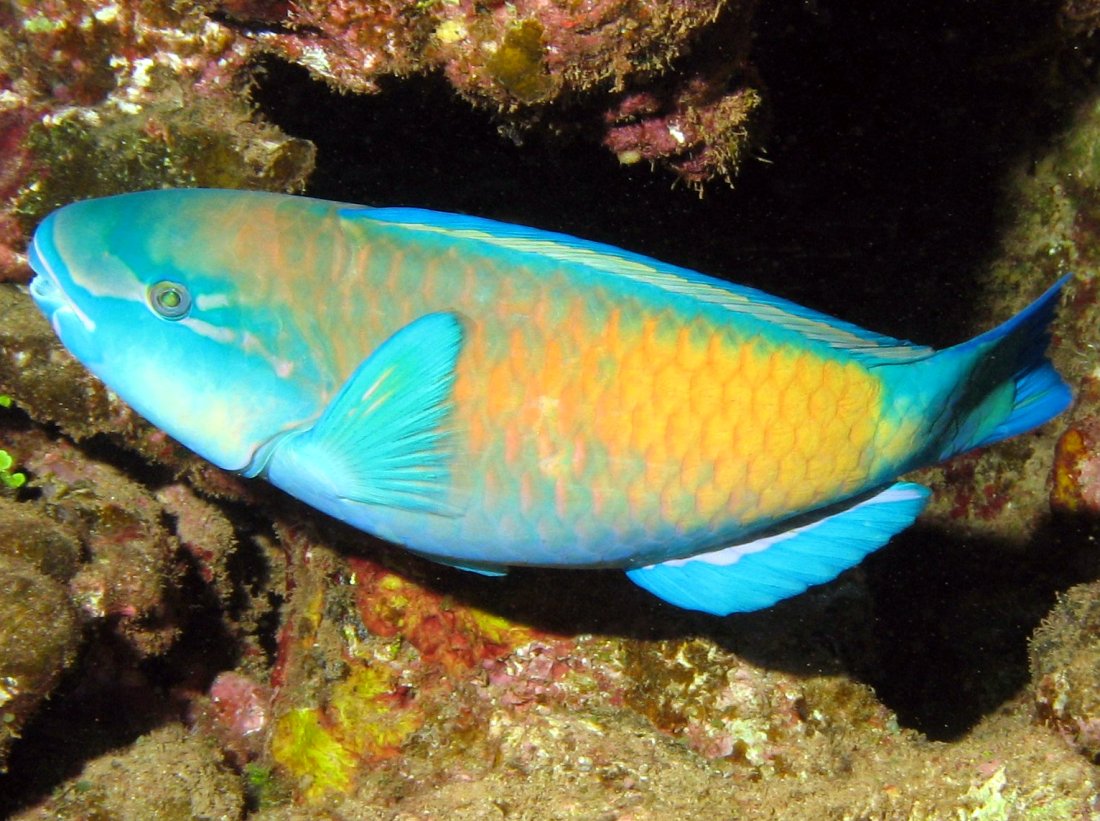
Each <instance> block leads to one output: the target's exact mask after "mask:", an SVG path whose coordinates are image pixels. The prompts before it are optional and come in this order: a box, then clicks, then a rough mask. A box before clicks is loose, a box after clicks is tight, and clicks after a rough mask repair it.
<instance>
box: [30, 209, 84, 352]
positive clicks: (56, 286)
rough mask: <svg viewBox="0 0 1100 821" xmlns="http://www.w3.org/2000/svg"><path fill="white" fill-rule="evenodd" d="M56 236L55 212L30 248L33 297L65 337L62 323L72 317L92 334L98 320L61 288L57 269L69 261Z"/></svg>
mask: <svg viewBox="0 0 1100 821" xmlns="http://www.w3.org/2000/svg"><path fill="white" fill-rule="evenodd" d="M52 236H53V214H51V215H50V216H48V217H46V219H44V220H43V221H42V223H41V224H40V225H39V226H38V230H36V231H35V232H34V239H33V240H32V242H31V246H30V248H29V249H28V250H27V260H28V262H30V266H31V268H32V269H33V270H34V272H35V276H34V278H33V279H32V280H31V282H30V285H29V286H28V290H29V291H30V294H31V298H32V299H33V300H34V302H35V304H36V305H38V308H39V310H40V311H42V313H44V314H45V315H46V316H47V317H48V318H49V320H50V324H51V325H53V329H54V332H55V333H57V335H58V336H61V323H62V322H63V321H65V320H71V319H76V320H79V322H80V324H81V325H82V326H83V327H84V330H85V331H87V332H88V333H91V332H92V331H94V330H95V323H94V322H93V321H92V320H91V318H90V317H89V316H88V315H87V314H85V313H84V312H83V311H82V310H80V308H78V307H77V305H76V303H75V302H73V300H72V298H71V297H70V296H69V295H68V294H67V293H66V292H65V289H64V288H63V287H61V281H60V279H59V278H58V276H57V270H58V268H61V269H64V267H65V264H64V262H62V261H61V258H60V256H59V255H58V253H57V249H56V248H55V247H54V244H53V240H52Z"/></svg>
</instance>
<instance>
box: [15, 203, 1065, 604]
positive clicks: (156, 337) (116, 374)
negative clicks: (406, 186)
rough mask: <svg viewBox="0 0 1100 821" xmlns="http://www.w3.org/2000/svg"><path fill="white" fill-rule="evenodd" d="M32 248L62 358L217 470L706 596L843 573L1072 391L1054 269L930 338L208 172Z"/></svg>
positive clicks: (604, 255)
mask: <svg viewBox="0 0 1100 821" xmlns="http://www.w3.org/2000/svg"><path fill="white" fill-rule="evenodd" d="M30 259H31V263H32V266H33V267H34V269H35V271H36V272H37V276H36V277H35V279H34V281H33V282H32V284H31V293H32V296H33V297H34V298H35V300H36V302H37V303H38V305H39V306H40V307H41V309H42V310H43V311H44V312H45V313H46V314H47V315H48V316H49V317H50V318H51V321H52V323H53V326H54V328H55V330H56V332H57V333H58V335H59V336H60V338H61V340H62V342H63V343H64V344H65V345H66V347H67V348H68V349H69V350H70V351H71V352H72V353H73V354H74V355H75V356H76V357H77V358H78V359H79V360H80V361H82V362H83V363H84V364H85V365H86V366H87V367H88V368H90V369H91V370H92V371H93V372H94V373H96V374H97V375H98V376H100V377H101V378H102V379H103V380H104V381H105V382H106V383H107V384H108V386H110V387H111V388H112V389H114V390H115V391H116V392H117V393H118V394H119V395H120V396H121V397H122V398H123V399H125V400H126V401H127V402H128V403H130V404H131V405H132V406H133V407H134V408H135V409H136V410H137V411H138V412H139V413H141V414H142V415H143V416H145V417H147V418H148V419H149V420H150V421H152V422H153V423H154V424H156V425H157V426H159V427H161V428H163V429H164V430H166V431H167V432H168V433H170V434H171V435H173V436H174V437H175V438H177V439H179V440H180V441H181V442H182V443H183V444H185V445H187V446H188V447H190V448H192V449H193V450H195V451H196V452H198V453H199V454H200V455H202V456H204V457H205V458H207V459H209V460H210V461H212V462H214V463H215V464H217V465H219V466H220V467H223V468H226V469H230V470H235V471H240V472H241V473H243V474H245V475H247V476H262V477H265V478H267V479H268V480H270V481H271V482H273V483H274V484H276V485H277V486H279V487H281V488H282V489H284V490H286V491H287V492H289V493H291V494H292V495H294V496H296V497H298V498H300V499H302V500H304V501H306V502H308V503H309V504H311V505H313V506H314V507H316V508H318V509H320V510H322V511H324V512H325V513H328V514H330V515H332V516H335V517H337V518H339V519H342V520H344V521H346V522H348V523H350V524H352V525H354V526H356V527H358V528H360V529H362V530H365V531H368V532H370V533H373V534H376V535H378V536H381V537H383V538H385V539H388V540H390V541H393V542H396V543H399V544H403V545H405V546H407V547H409V548H410V549H412V550H414V551H416V552H418V553H420V554H423V555H425V556H427V557H429V558H432V559H434V560H436V561H440V562H443V563H446V564H452V565H456V566H460V567H464V568H466V569H471V570H476V571H480V572H484V573H489V574H496V573H501V572H504V571H505V570H506V569H507V568H508V567H509V566H515V565H533V566H552V567H590V568H594V567H614V568H623V569H624V570H626V571H627V572H628V574H629V575H630V577H631V578H632V579H633V580H634V581H636V582H637V583H639V584H641V585H642V586H643V587H646V588H647V589H649V590H651V591H653V592H654V593H656V594H657V595H659V596H661V597H662V598H665V599H666V600H668V601H671V602H673V603H675V604H678V605H680V606H683V607H688V608H692V609H698V610H704V611H707V612H712V613H729V612H733V611H736V610H751V609H757V608H759V607H764V606H768V605H770V604H772V603H774V602H775V601H777V600H779V599H781V598H785V597H787V596H790V595H794V594H795V593H798V592H801V591H802V590H804V589H805V588H806V587H807V586H808V585H810V584H816V583H820V582H823V581H827V580H829V579H831V578H833V577H834V576H835V575H837V574H838V573H839V572H841V571H842V570H844V569H845V568H847V567H849V566H851V565H853V564H855V563H857V562H858V561H859V560H860V559H861V558H862V557H863V556H864V555H865V554H866V553H868V552H869V551H871V550H873V549H875V548H877V547H879V546H880V545H882V544H884V543H885V542H886V541H887V540H888V539H889V537H890V536H891V535H893V534H894V533H895V532H897V531H898V530H901V529H902V528H904V527H905V526H907V525H908V524H909V523H911V522H912V520H913V519H914V518H915V517H916V515H917V514H918V513H919V512H920V510H921V508H922V507H923V505H924V503H925V501H926V498H927V490H926V489H924V488H922V487H920V486H919V485H915V484H911V483H904V482H896V477H898V476H899V475H900V474H901V473H904V472H905V471H907V470H910V469H912V468H914V467H918V466H922V465H926V464H930V463H934V462H937V461H940V460H942V459H945V458H948V457H950V456H951V455H953V454H955V453H958V452H961V451H965V450H968V449H970V448H973V447H977V446H979V445H983V444H987V443H989V442H993V441H997V440H999V439H1002V438H1005V437H1007V436H1011V435H1013V434H1015V433H1019V432H1021V431H1024V430H1027V429H1029V428H1031V427H1034V426H1036V425H1038V424H1041V423H1042V422H1044V421H1046V420H1047V419H1049V418H1050V417H1052V416H1053V415H1055V414H1057V413H1059V412H1060V411H1061V410H1062V409H1063V408H1064V407H1065V406H1066V404H1067V403H1068V401H1069V392H1068V389H1067V388H1066V386H1065V385H1064V383H1063V382H1062V381H1061V379H1060V378H1059V377H1058V375H1057V374H1056V373H1055V371H1054V370H1053V368H1052V367H1051V366H1050V364H1049V362H1047V360H1046V359H1045V356H1044V351H1045V347H1046V344H1047V331H1046V326H1047V324H1048V322H1049V320H1050V317H1051V314H1052V311H1053V306H1054V303H1055V299H1056V295H1057V289H1058V287H1059V286H1055V287H1054V288H1052V289H1051V290H1050V291H1048V293H1047V294H1046V295H1044V296H1043V297H1042V298H1040V300H1038V301H1037V302H1036V303H1035V304H1034V305H1032V306H1031V308H1029V309H1027V310H1026V311H1025V312H1023V313H1022V314H1021V315H1019V316H1017V317H1016V318H1015V319H1013V320H1010V321H1009V322H1008V323H1006V324H1005V325H1003V326H1001V327H1000V328H998V329H995V330H994V331H990V332H989V333H987V334H985V335H983V336H980V337H978V338H976V339H974V340H971V341H970V342H967V343H964V344H962V345H959V346H956V347H955V348H949V349H946V350H944V351H934V350H932V349H930V348H926V347H921V346H917V345H913V344H911V343H908V342H903V341H900V340H895V339H890V338H888V337H884V336H881V335H878V334H875V333H871V332H869V331H865V330H863V329H861V328H858V327H856V326H854V325H851V324H848V323H845V322H842V321H839V320H836V319H833V318H830V317H827V316H825V315H823V314H820V313H817V312H815V311H812V310H809V309H806V308H802V307H800V306H797V305H794V304H793V303H790V302H787V301H785V300H782V299H779V298H777V297H773V296H770V295H767V294H764V293H762V292H760V291H756V290H753V289H749V288H743V287H738V286H734V285H729V284H727V283H724V282H721V281H719V280H715V279H711V278H709V277H706V276H703V275H701V274H697V273H694V272H691V271H688V270H685V269H682V268H678V267H676V266H672V265H668V264H665V263H662V262H659V261H657V260H653V259H649V258H646V257H643V256H640V255H636V254H632V253H629V252H626V251H623V250H620V249H617V248H613V247H610V246H605V245H599V244H596V243H589V242H585V241H582V240H578V239H575V238H572V237H566V236H562V235H558V234H551V233H547V232H542V231H538V230H535V229H529V228H523V227H520V226H513V225H507V224H503V223H497V222H493V221H489V220H482V219H476V218H472V217H465V216H460V215H455V214H442V213H437V212H431V211H424V210H418V209H411V208H368V207H364V206H357V205H350V204H343V203H332V202H325V201H320V200H313V199H307V198H300V197H291V196H284V195H276V194H266V193H256V192H235V191H215V190H177V191H155V192H143V193H136V194H128V195H123V196H119V197H111V198H105V199H99V200H90V201H86V202H81V203H76V204H73V205H70V206H67V207H65V208H63V209H60V210H59V211H57V212H55V213H54V214H52V215H50V216H49V217H48V218H47V219H46V220H44V221H43V223H42V224H41V225H40V227H39V229H38V231H37V232H36V234H35V238H34V242H33V244H32V248H31V251H30ZM1060 284H1061V283H1059V285H1060Z"/></svg>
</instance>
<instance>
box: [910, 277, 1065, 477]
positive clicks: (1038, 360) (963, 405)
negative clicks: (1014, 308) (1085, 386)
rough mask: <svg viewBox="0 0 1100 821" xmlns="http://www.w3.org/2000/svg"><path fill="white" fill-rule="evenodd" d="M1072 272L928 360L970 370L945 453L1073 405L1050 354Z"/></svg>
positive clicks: (987, 441)
mask: <svg viewBox="0 0 1100 821" xmlns="http://www.w3.org/2000/svg"><path fill="white" fill-rule="evenodd" d="M1069 278H1070V277H1069V276H1068V275H1067V276H1064V277H1062V278H1061V279H1060V280H1058V282H1056V283H1055V284H1054V285H1053V286H1051V288H1050V289H1049V290H1047V292H1046V293H1045V294H1043V295H1042V296H1041V297H1039V298H1038V299H1037V300H1035V302H1033V303H1032V304H1031V305H1029V306H1028V307H1027V308H1025V309H1024V310H1023V311H1021V312H1020V313H1019V314H1017V315H1016V316H1014V317H1013V318H1012V319H1010V320H1008V322H1005V323H1004V324H1003V325H1001V326H1000V327H998V328H994V329H993V330H992V331H988V332H986V333H984V334H982V335H981V336H978V337H975V338H974V339H971V340H970V341H969V342H964V343H962V344H961V345H956V346H955V347H953V348H948V349H947V350H944V351H941V352H940V353H938V354H936V355H935V356H933V357H932V358H931V359H929V360H926V364H927V366H929V367H936V364H937V360H938V361H939V363H938V364H940V365H941V366H946V367H951V365H952V364H954V365H956V366H957V365H959V364H961V365H962V370H963V372H964V373H966V374H967V376H966V377H965V378H964V380H963V384H962V386H961V394H960V395H959V396H958V398H957V399H956V401H955V408H956V413H955V415H954V425H952V427H951V429H950V430H948V431H946V432H945V433H946V438H945V441H944V444H943V446H942V450H941V452H940V453H939V458H940V459H946V458H948V457H950V456H953V455H955V454H957V453H963V452H965V451H968V450H971V449H973V448H977V447H981V446H983V445H988V444H991V443H993V442H999V441H1001V440H1002V439H1007V438H1008V437H1010V436H1015V435H1016V434H1018V433H1024V432H1025V431H1029V430H1031V429H1032V428H1035V427H1038V426H1039V425H1041V424H1043V423H1044V422H1047V421H1048V420H1050V419H1052V418H1054V417H1055V416H1057V415H1058V414H1059V413H1061V412H1062V411H1064V410H1065V409H1066V407H1067V406H1068V405H1069V403H1070V400H1071V399H1072V396H1071V394H1070V390H1069V386H1067V385H1066V383H1065V382H1063V381H1062V377H1060V376H1059V375H1058V372H1057V371H1055V370H1054V366H1053V365H1051V364H1050V360H1049V359H1047V356H1046V350H1047V346H1048V345H1049V343H1050V322H1051V320H1052V319H1053V318H1054V309H1055V307H1056V306H1057V303H1058V295H1059V293H1060V292H1061V290H1062V286H1063V285H1065V284H1066V282H1067V281H1068V280H1069ZM949 363H950V364H949Z"/></svg>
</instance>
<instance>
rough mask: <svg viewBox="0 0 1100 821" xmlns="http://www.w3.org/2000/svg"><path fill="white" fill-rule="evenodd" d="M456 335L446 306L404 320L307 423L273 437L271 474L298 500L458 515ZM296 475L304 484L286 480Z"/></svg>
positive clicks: (459, 335) (457, 327)
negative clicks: (455, 477)
mask: <svg viewBox="0 0 1100 821" xmlns="http://www.w3.org/2000/svg"><path fill="white" fill-rule="evenodd" d="M462 340H463V330H462V323H461V321H460V320H459V318H458V317H457V316H456V315H455V314H451V313H438V314H428V315H426V316H422V317H420V318H419V319H417V320H415V321H414V322H411V323H409V324H408V325H406V326H405V327H404V328H401V329H400V330H399V331H397V332H396V333H395V334H394V335H393V336H391V337H390V338H389V339H387V340H386V341H385V342H384V343H382V345H380V346H379V347H378V348H377V349H376V350H375V351H374V353H372V354H371V355H370V357H368V358H367V359H366V360H364V361H363V363H362V364H361V365H360V366H359V367H358V368H357V369H356V370H355V372H354V373H353V374H352V375H351V377H350V378H349V379H348V381H347V382H346V383H345V384H344V386H343V387H342V388H341V389H340V392H339V393H338V394H337V395H336V396H335V398H333V400H332V401H331V402H330V403H329V405H328V407H327V408H325V411H324V413H322V414H321V416H320V418H319V419H318V420H317V421H316V422H315V423H314V424H313V425H312V427H310V428H308V429H304V430H300V431H295V432H292V433H291V434H289V435H288V436H287V437H285V438H284V439H283V441H282V442H280V443H278V445H277V447H278V449H279V458H278V460H276V461H277V465H275V464H273V465H272V467H273V473H274V471H276V470H277V472H278V474H279V476H278V477H276V476H274V475H272V476H271V477H270V478H271V479H272V481H275V482H276V484H279V485H280V486H281V487H283V488H284V489H286V490H289V491H290V492H292V493H295V495H298V496H299V497H300V498H310V497H311V496H312V497H316V496H318V495H328V496H329V497H330V498H336V499H340V500H344V501H351V502H358V503H362V504H368V505H382V506H387V507H393V508H401V509H404V510H411V511H417V512H428V513H435V514H440V515H456V514H457V513H458V512H460V508H461V504H462V501H461V498H460V497H461V494H460V492H459V491H458V490H457V489H456V482H455V481H453V476H452V466H453V457H454V454H453V444H454V431H453V430H452V428H451V422H452V417H453V411H454V408H453V401H454V399H453V395H452V388H453V386H454V379H455V364H456V362H457V360H458V355H459V352H460V350H461V348H462ZM302 483H308V484H309V485H310V487H309V488H308V492H296V489H295V488H294V487H288V485H295V484H297V485H301V484H302ZM303 490H305V489H304V488H303ZM319 490H322V493H320V494H319V493H318V491H319Z"/></svg>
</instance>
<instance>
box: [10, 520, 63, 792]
mask: <svg viewBox="0 0 1100 821" xmlns="http://www.w3.org/2000/svg"><path fill="white" fill-rule="evenodd" d="M0 533H3V536H2V538H3V541H4V542H5V543H8V542H9V541H10V540H11V539H12V538H13V537H12V536H9V534H8V533H6V532H4V531H0ZM79 643H80V625H79V622H78V621H77V618H76V613H75V611H74V609H73V607H72V606H71V605H70V603H69V596H68V592H67V591H66V590H65V587H64V586H63V585H62V584H61V583H59V582H58V581H56V580H54V579H51V578H50V577H49V576H47V575H46V574H45V573H42V572H41V571H39V570H38V569H37V568H35V567H34V565H32V564H31V563H30V562H28V561H26V560H24V559H21V558H17V557H15V556H12V555H7V550H6V549H4V550H0V771H3V770H4V762H5V761H6V759H7V756H8V751H9V748H10V746H11V744H12V741H13V740H14V739H16V738H18V737H19V733H20V730H21V729H22V728H23V725H24V724H25V723H26V721H27V719H28V718H29V717H30V715H32V714H33V712H34V710H35V709H36V708H37V707H38V705H39V703H40V702H41V701H42V700H43V699H44V698H46V696H48V695H49V693H50V691H51V690H52V689H53V687H54V685H55V684H56V683H57V680H58V678H59V676H60V675H61V671H62V670H63V669H64V668H65V667H66V666H68V665H69V664H70V663H71V662H72V661H73V657H74V655H75V653H76V649H77V647H78V645H79Z"/></svg>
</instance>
